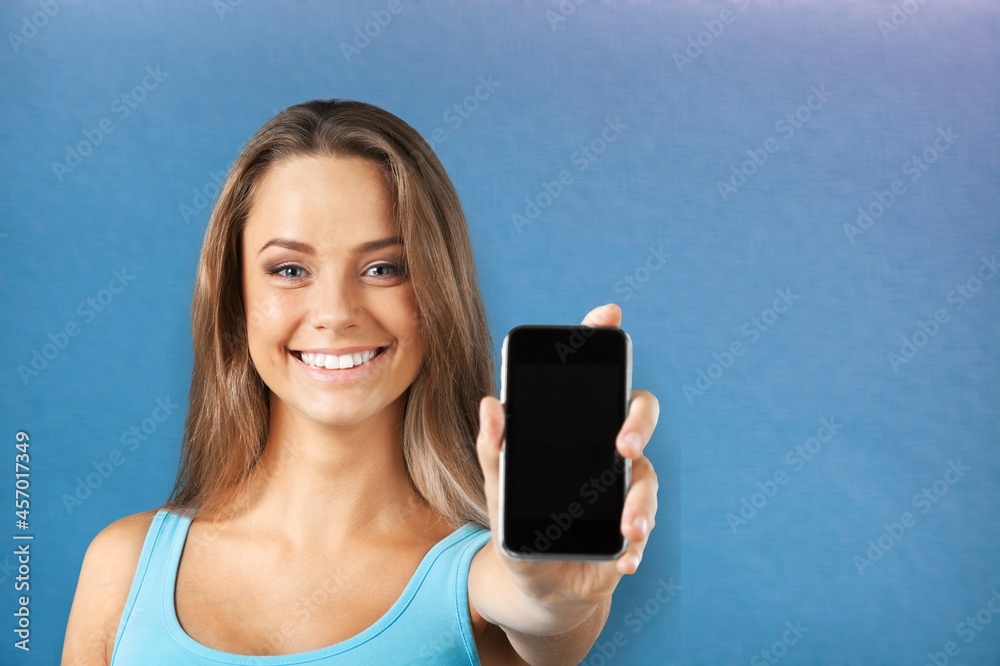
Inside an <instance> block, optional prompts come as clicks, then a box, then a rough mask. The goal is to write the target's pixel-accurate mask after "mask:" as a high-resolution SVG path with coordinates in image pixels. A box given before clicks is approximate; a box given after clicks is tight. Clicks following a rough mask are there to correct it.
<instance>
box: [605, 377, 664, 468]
mask: <svg viewBox="0 0 1000 666" xmlns="http://www.w3.org/2000/svg"><path fill="white" fill-rule="evenodd" d="M659 420H660V401H659V400H657V399H656V396H655V395H653V394H652V393H650V392H649V391H643V390H641V389H640V390H638V391H632V402H631V404H630V405H629V408H628V416H627V417H626V418H625V423H623V424H622V427H621V430H619V431H618V438H617V440H616V443H617V445H618V452H619V453H621V454H622V455H623V456H625V457H626V458H633V459H634V458H637V457H639V456H641V455H642V451H643V449H645V448H646V444H647V443H649V439H650V437H652V436H653V431H654V430H656V423H657V421H659Z"/></svg>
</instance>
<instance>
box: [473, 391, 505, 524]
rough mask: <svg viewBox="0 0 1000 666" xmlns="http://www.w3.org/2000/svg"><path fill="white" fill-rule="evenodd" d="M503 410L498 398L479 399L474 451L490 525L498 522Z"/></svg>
mask: <svg viewBox="0 0 1000 666" xmlns="http://www.w3.org/2000/svg"><path fill="white" fill-rule="evenodd" d="M503 429H504V410H503V405H502V404H501V403H500V401H499V400H497V399H496V398H494V397H492V396H486V397H484V398H483V399H482V400H480V401H479V436H478V437H477V438H476V452H477V454H478V456H479V465H480V466H481V467H482V469H483V480H484V484H483V487H484V490H485V491H486V504H487V507H488V509H489V513H490V525H491V526H492V527H496V526H497V525H498V524H499V523H498V522H497V517H498V515H499V513H498V512H499V506H498V504H499V498H500V496H499V476H500V446H501V444H502V443H503Z"/></svg>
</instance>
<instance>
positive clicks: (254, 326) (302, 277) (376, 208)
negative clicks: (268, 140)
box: [242, 156, 424, 425]
mask: <svg viewBox="0 0 1000 666" xmlns="http://www.w3.org/2000/svg"><path fill="white" fill-rule="evenodd" d="M259 185H260V187H259V188H258V192H257V194H256V196H255V198H254V201H253V207H252V210H251V212H250V215H249V216H248V218H247V224H246V227H245V229H244V231H243V238H242V251H243V294H244V300H245V304H246V319H247V337H248V340H249V345H250V357H251V358H252V359H253V363H254V366H255V367H256V368H257V372H259V373H260V376H261V378H262V379H263V380H264V383H265V384H267V386H268V388H270V390H271V394H272V395H271V401H272V409H273V408H274V407H279V408H282V407H285V406H287V407H289V408H291V409H292V410H294V411H295V412H298V413H299V414H300V415H302V416H303V417H305V418H307V419H311V420H313V421H317V422H320V423H325V424H329V425H352V424H356V423H361V422H363V421H365V420H367V419H369V418H371V417H373V416H375V415H377V414H380V413H382V412H383V410H384V409H385V408H386V407H387V406H389V405H392V404H393V403H396V401H398V400H403V399H405V398H404V397H403V396H404V394H405V391H406V389H407V388H408V387H409V386H410V384H411V383H412V382H413V380H414V379H415V378H416V376H417V373H418V372H419V370H420V367H421V364H422V361H423V356H424V353H423V338H422V336H421V332H420V322H419V316H418V313H417V308H416V304H415V302H414V298H413V290H412V289H411V286H410V282H409V280H408V279H407V278H406V276H405V274H404V272H403V267H402V266H403V264H402V260H403V246H402V244H401V243H399V242H398V238H397V235H396V225H395V223H394V220H393V216H392V208H393V200H392V194H391V192H390V190H389V188H388V186H387V184H386V183H385V181H384V178H383V176H382V172H381V171H380V169H379V167H378V166H376V165H375V164H374V163H372V162H370V161H368V160H365V159H361V158H356V157H330V156H298V157H295V158H292V159H290V160H288V161H286V162H283V163H279V164H276V165H274V166H272V167H271V168H270V169H269V170H268V172H267V173H266V174H265V176H264V177H263V179H262V180H261V182H260V184H259ZM276 400H277V401H280V403H279V404H277V405H275V404H273V403H274V401H276ZM398 406H400V405H397V407H398ZM400 413H401V411H400Z"/></svg>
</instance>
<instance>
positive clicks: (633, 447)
mask: <svg viewBox="0 0 1000 666" xmlns="http://www.w3.org/2000/svg"><path fill="white" fill-rule="evenodd" d="M622 443H623V444H624V445H625V451H626V452H627V453H631V454H632V455H637V454H638V453H639V451H641V450H642V437H639V433H637V432H630V433H628V434H627V435H625V436H624V437H623V438H622Z"/></svg>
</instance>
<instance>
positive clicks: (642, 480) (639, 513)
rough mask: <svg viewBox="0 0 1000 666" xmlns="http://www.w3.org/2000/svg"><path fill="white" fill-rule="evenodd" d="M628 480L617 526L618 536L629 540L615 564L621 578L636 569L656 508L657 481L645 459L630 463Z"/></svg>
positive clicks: (654, 519)
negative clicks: (630, 471)
mask: <svg viewBox="0 0 1000 666" xmlns="http://www.w3.org/2000/svg"><path fill="white" fill-rule="evenodd" d="M632 479H633V483H632V487H631V488H630V489H629V493H628V496H627V497H626V498H625V510H624V511H623V512H622V523H621V530H622V534H623V535H624V536H625V537H626V538H627V539H628V540H629V547H628V549H627V550H626V551H625V553H623V554H622V555H621V556H620V557H619V558H618V561H617V568H618V571H620V572H621V573H623V574H633V573H635V571H636V569H637V568H638V567H639V562H640V561H641V560H642V553H643V551H645V550H646V543H647V542H648V540H649V534H650V532H652V531H653V528H654V527H655V526H656V510H657V506H658V501H657V498H656V494H657V492H658V490H659V481H658V479H657V476H656V472H655V470H654V469H653V465H652V463H650V462H649V459H648V458H645V457H640V458H639V459H637V460H634V461H632Z"/></svg>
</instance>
